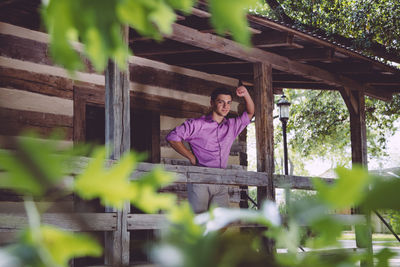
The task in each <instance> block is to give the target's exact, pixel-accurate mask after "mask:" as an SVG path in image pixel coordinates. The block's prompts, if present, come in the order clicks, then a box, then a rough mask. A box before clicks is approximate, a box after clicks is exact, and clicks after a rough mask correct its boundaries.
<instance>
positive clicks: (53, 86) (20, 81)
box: [0, 67, 73, 99]
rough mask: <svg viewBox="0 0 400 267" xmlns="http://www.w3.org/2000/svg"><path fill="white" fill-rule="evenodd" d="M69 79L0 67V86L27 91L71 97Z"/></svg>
mask: <svg viewBox="0 0 400 267" xmlns="http://www.w3.org/2000/svg"><path fill="white" fill-rule="evenodd" d="M72 84H73V81H72V80H71V79H67V78H64V77H57V76H54V75H52V74H50V73H49V74H42V73H34V72H30V71H26V70H16V69H11V68H6V67H0V87H6V88H17V89H19V90H26V91H29V92H35V93H41V94H44V95H49V96H57V97H62V98H67V99H72Z"/></svg>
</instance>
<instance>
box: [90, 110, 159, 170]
mask: <svg viewBox="0 0 400 267" xmlns="http://www.w3.org/2000/svg"><path fill="white" fill-rule="evenodd" d="M85 139H86V142H89V143H93V144H96V145H103V144H104V143H105V110H104V107H101V106H95V105H86V131H85ZM131 149H133V150H135V151H137V152H145V153H146V154H147V158H146V160H145V161H147V162H152V163H159V162H160V113H159V112H155V111H148V110H139V109H132V110H131Z"/></svg>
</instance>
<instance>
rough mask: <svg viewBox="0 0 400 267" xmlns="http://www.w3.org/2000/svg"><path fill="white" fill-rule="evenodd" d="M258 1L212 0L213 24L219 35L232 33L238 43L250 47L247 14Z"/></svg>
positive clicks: (210, 2) (210, 3)
mask: <svg viewBox="0 0 400 267" xmlns="http://www.w3.org/2000/svg"><path fill="white" fill-rule="evenodd" d="M257 3H258V0H233V1H232V0H210V1H209V5H210V12H211V14H212V16H211V23H212V25H213V26H214V28H215V30H216V31H217V33H218V34H220V35H223V34H226V32H230V33H231V34H232V36H233V39H235V40H236V41H237V42H239V43H241V44H244V45H246V46H249V45H250V32H249V30H248V23H247V19H246V14H247V12H248V10H249V9H250V8H251V7H253V6H255V5H256V4H257Z"/></svg>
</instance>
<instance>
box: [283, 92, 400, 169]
mask: <svg viewBox="0 0 400 267" xmlns="http://www.w3.org/2000/svg"><path fill="white" fill-rule="evenodd" d="M286 94H287V95H288V98H289V99H290V101H291V102H292V105H291V109H290V119H289V121H288V134H289V136H290V138H289V144H290V147H291V148H292V150H295V152H296V153H297V154H296V153H295V154H294V156H296V155H297V156H298V157H300V158H302V159H313V158H316V157H320V158H325V159H328V160H331V161H332V162H335V163H336V164H337V165H347V166H348V164H349V162H350V161H351V153H350V118H349V112H348V110H347V107H346V105H345V103H344V101H343V99H342V97H341V96H340V94H339V93H338V92H335V91H315V90H287V91H286ZM399 117H400V97H399V96H398V95H396V96H394V98H393V101H392V102H390V103H388V102H384V101H380V100H376V99H371V98H369V97H366V123H367V142H368V144H367V145H368V154H369V158H370V159H372V158H379V157H385V156H387V152H386V149H387V147H386V145H387V138H388V137H390V136H392V135H393V134H394V133H395V132H396V131H397V130H398V129H397V127H395V122H396V120H398V119H399ZM280 132H281V131H280V130H278V131H277V132H276V134H277V135H278V136H280V135H281V133H280ZM277 140H278V141H279V140H280V137H278V138H277ZM346 154H347V156H346Z"/></svg>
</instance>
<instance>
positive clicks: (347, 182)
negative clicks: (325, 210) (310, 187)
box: [313, 165, 371, 209]
mask: <svg viewBox="0 0 400 267" xmlns="http://www.w3.org/2000/svg"><path fill="white" fill-rule="evenodd" d="M336 173H337V175H338V179H337V180H335V182H334V183H333V184H331V185H329V184H326V183H324V182H323V181H322V180H321V179H314V180H313V184H314V186H315V188H316V189H317V191H318V193H319V194H318V197H319V198H320V199H321V200H322V201H324V202H325V203H327V204H328V205H330V207H332V208H338V209H341V208H346V207H350V206H352V205H357V204H359V203H360V202H361V201H362V199H363V198H364V197H365V193H366V191H367V189H368V185H369V182H370V180H371V179H370V176H369V175H368V172H367V170H365V169H364V168H363V167H361V166H357V165H356V166H354V167H353V169H352V170H349V169H346V168H343V167H339V168H337V169H336Z"/></svg>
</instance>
